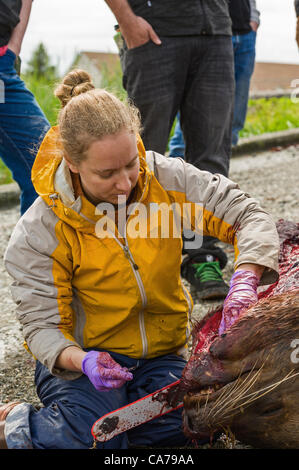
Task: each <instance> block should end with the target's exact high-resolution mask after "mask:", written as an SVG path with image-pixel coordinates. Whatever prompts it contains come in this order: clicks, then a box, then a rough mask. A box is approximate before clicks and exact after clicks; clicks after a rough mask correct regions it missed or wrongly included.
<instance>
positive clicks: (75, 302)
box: [0, 70, 279, 449]
mask: <svg viewBox="0 0 299 470" xmlns="http://www.w3.org/2000/svg"><path fill="white" fill-rule="evenodd" d="M57 96H58V97H59V99H60V100H61V103H62V106H63V108H62V110H61V112H60V115H59V126H58V127H55V128H52V129H51V130H50V131H49V132H48V134H47V135H46V137H45V139H44V141H43V143H42V145H41V147H40V150H39V153H38V155H37V158H36V160H35V163H34V167H33V172H32V174H33V181H34V184H35V187H36V190H37V191H38V193H39V194H40V197H39V198H38V199H37V200H36V201H35V203H34V204H33V205H32V206H31V207H30V209H29V210H28V211H27V212H26V214H24V216H23V217H22V218H21V219H20V220H19V222H18V223H17V225H16V227H15V229H14V232H13V234H12V236H11V239H10V242H9V245H8V248H7V250H6V253H5V265H6V268H7V270H8V272H9V273H10V275H11V276H12V278H13V279H14V282H13V285H12V294H13V298H14V300H15V302H16V304H17V314H18V318H19V320H20V322H21V323H22V325H23V334H24V336H25V340H26V344H27V347H28V349H29V350H30V351H31V352H32V354H33V355H34V357H35V358H36V359H37V364H36V374H35V381H36V387H37V393H38V396H39V398H40V400H41V401H42V403H43V405H44V407H42V408H41V409H39V410H36V409H35V408H34V407H33V406H32V405H30V404H29V403H21V404H18V405H16V404H15V403H11V404H6V405H3V406H2V407H0V447H2V448H5V447H8V448H17V449H19V448H38V449H62V448H68V449H79V448H80V449H81V448H85V449H86V448H89V447H91V445H92V443H93V439H92V436H91V432H90V430H91V427H92V424H93V423H94V422H95V421H96V420H97V419H98V418H99V417H101V416H103V415H104V414H106V413H108V412H109V411H112V410H115V409H117V408H120V407H121V406H124V405H126V404H127V403H129V402H132V401H135V400H137V399H139V398H141V397H142V396H145V395H147V394H149V393H152V392H154V391H155V390H157V389H159V388H161V387H163V386H166V385H168V384H170V383H172V382H174V381H175V380H176V379H179V378H180V377H181V375H182V371H183V369H184V367H185V364H186V361H185V359H184V358H183V357H182V354H183V352H184V351H186V343H187V340H188V317H189V315H190V314H191V310H192V300H191V298H190V296H189V295H188V293H187V292H186V290H185V289H184V287H183V284H182V282H181V278H180V264H181V250H182V239H181V230H179V233H178V237H176V236H172V235H169V236H167V237H165V236H163V233H162V226H161V224H162V222H159V221H158V223H156V218H155V217H154V220H153V225H152V220H151V215H152V212H151V207H152V205H156V204H159V205H160V204H161V203H163V206H164V207H165V206H166V208H170V207H173V203H176V204H177V205H178V206H181V205H182V204H185V203H186V204H188V207H189V205H190V207H191V208H192V209H195V207H196V205H197V203H199V204H203V208H204V209H203V211H202V216H203V220H202V219H201V217H199V219H196V218H195V217H192V218H191V222H192V228H193V230H198V231H201V226H200V225H199V223H198V221H199V222H200V221H201V220H202V222H203V230H204V232H205V233H206V234H207V235H211V236H216V237H219V238H220V239H221V240H223V241H224V242H227V243H233V244H234V247H235V254H236V263H235V268H236V273H235V277H234V279H233V281H232V283H231V290H230V295H229V296H228V298H227V300H226V301H225V305H224V310H223V312H224V314H223V322H222V326H221V333H222V332H223V331H226V329H227V328H228V326H229V325H230V324H231V323H233V322H234V321H235V319H236V318H237V317H238V315H239V313H240V311H241V310H242V308H245V307H247V306H249V305H251V304H252V303H253V302H255V301H256V299H257V294H256V289H257V286H258V284H259V283H260V284H267V283H272V282H275V281H276V279H277V277H278V274H277V269H278V251H279V244H278V236H277V232H276V228H275V224H274V222H273V221H272V219H271V218H270V217H269V215H268V214H267V213H266V212H265V211H264V210H263V209H262V208H261V207H260V206H259V204H258V202H257V201H256V200H255V199H252V198H250V197H249V196H248V195H247V194H245V193H243V192H242V191H241V190H240V189H239V188H238V185H237V184H236V183H233V182H232V181H230V180H228V179H227V178H225V177H224V176H222V175H213V174H211V173H208V172H206V171H200V170H198V169H197V168H195V167H194V166H193V165H190V164H186V163H185V162H184V161H183V160H181V159H175V160H172V159H169V158H166V157H164V156H162V155H160V154H158V153H156V152H153V151H149V152H145V150H144V146H143V144H142V141H141V139H140V137H139V130H140V121H139V117H138V114H137V113H136V109H135V108H134V107H132V106H128V105H126V104H124V103H122V102H121V101H119V100H118V99H117V98H115V97H114V96H113V95H112V94H110V93H108V92H106V91H105V90H97V89H94V86H93V84H92V83H91V82H90V77H89V76H88V74H87V73H86V72H84V71H82V70H75V71H72V72H70V73H69V74H68V75H67V76H66V77H65V79H64V80H63V82H62V84H61V85H60V86H59V88H58V89H57ZM119 198H121V202H122V206H121V205H119V207H118V202H119ZM120 207H122V210H123V209H125V215H124V217H123V215H121V213H120V210H119V209H120ZM133 207H134V208H137V212H139V211H140V213H141V214H142V218H138V224H137V223H136V222H134V218H135V215H137V214H136V212H135V214H134V211H135V210H136V209H132V208H133ZM117 209H118V211H117V212H116V210H117ZM104 212H106V213H108V216H107V215H104ZM190 213H193V211H192V212H190ZM167 214H168V216H169V213H167ZM182 217H183V216H182V214H181V215H180V222H182V221H183V219H182ZM168 218H169V217H168ZM120 219H122V222H121V223H120V224H119V223H118V222H120ZM136 225H139V236H136V234H135V227H136ZM105 226H108V227H109V230H106V231H104V233H103V232H102V231H101V230H100V228H101V227H105ZM237 226H239V227H240V228H239V230H238V231H236V227H237ZM180 227H181V224H180ZM157 228H158V229H161V230H158V231H157V235H154V236H152V233H153V232H152V231H154V230H155V229H157ZM240 289H241V294H240ZM53 430H54V431H55V432H53ZM129 443H130V445H131V446H141V445H143V446H149V447H154V446H160V447H161V446H165V447H171V446H172V447H174V446H179V447H181V446H183V445H185V444H186V437H184V435H183V432H182V426H181V410H176V411H173V412H170V413H168V414H166V415H165V416H163V417H162V418H158V419H154V420H152V421H149V422H148V423H145V424H143V425H140V426H138V427H137V428H135V429H132V430H130V431H129V432H127V433H123V434H120V435H118V436H116V437H115V438H113V439H112V440H111V441H109V442H106V443H103V444H100V445H99V448H101V447H103V448H108V449H120V448H122V449H124V448H127V447H128V445H129Z"/></svg>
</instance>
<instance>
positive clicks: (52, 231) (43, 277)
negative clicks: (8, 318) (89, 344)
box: [4, 198, 81, 379]
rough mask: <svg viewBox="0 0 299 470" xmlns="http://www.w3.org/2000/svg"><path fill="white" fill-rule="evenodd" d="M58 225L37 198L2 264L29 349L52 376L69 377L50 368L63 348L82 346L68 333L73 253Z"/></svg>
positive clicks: (75, 374) (69, 373)
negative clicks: (6, 272)
mask: <svg viewBox="0 0 299 470" xmlns="http://www.w3.org/2000/svg"><path fill="white" fill-rule="evenodd" d="M57 224H61V222H60V221H59V219H58V218H57V217H56V215H55V214H54V213H53V212H52V211H51V210H49V209H48V208H46V205H45V203H44V202H43V201H42V200H41V199H40V198H38V199H37V201H36V202H35V204H33V205H32V206H31V208H30V209H29V210H28V211H27V212H26V213H25V214H24V216H23V217H22V218H21V219H20V220H19V222H18V223H17V225H16V227H15V229H14V231H13V233H12V236H11V239H10V241H9V244H8V247H7V249H6V252H5V256H4V262H5V266H6V269H7V271H8V273H9V274H10V275H11V276H12V278H13V283H12V286H11V293H12V297H13V300H14V301H15V303H16V305H17V308H16V313H17V318H18V320H19V321H20V323H21V325H22V327H23V335H24V338H25V341H26V343H27V347H28V349H29V350H30V352H31V353H32V354H33V356H34V357H35V358H36V359H38V360H39V361H40V362H41V363H43V364H44V365H45V366H46V367H48V369H49V370H50V372H51V373H52V374H53V375H57V376H60V377H62V378H64V379H74V378H77V377H79V376H80V375H81V373H78V372H73V371H67V370H62V369H58V368H55V362H56V359H57V357H58V355H59V354H60V353H61V352H62V351H63V350H64V349H65V348H67V347H69V346H78V347H81V346H80V345H79V344H78V343H77V341H76V340H75V339H74V337H73V336H72V331H73V309H72V306H71V303H72V287H71V279H72V254H71V249H70V247H69V245H68V243H67V241H66V239H65V237H64V235H63V231H62V230H58V225H57Z"/></svg>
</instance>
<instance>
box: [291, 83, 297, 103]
mask: <svg viewBox="0 0 299 470" xmlns="http://www.w3.org/2000/svg"><path fill="white" fill-rule="evenodd" d="M291 88H294V90H293V91H292V92H291V101H292V103H295V104H296V103H299V98H297V95H299V78H295V79H294V80H292V81H291Z"/></svg>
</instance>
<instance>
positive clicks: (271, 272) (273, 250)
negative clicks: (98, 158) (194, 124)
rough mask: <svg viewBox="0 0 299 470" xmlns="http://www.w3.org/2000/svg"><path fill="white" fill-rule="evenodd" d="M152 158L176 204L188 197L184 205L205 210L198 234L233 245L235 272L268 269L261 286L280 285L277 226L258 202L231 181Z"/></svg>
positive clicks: (176, 162)
mask: <svg viewBox="0 0 299 470" xmlns="http://www.w3.org/2000/svg"><path fill="white" fill-rule="evenodd" d="M150 154H151V155H150ZM148 158H149V160H152V162H151V163H150V165H151V166H152V168H153V169H154V172H155V175H156V177H157V179H158V181H159V182H160V184H161V185H162V186H163V188H164V189H166V191H167V192H168V193H169V195H170V196H171V197H172V198H173V200H180V201H182V200H183V199H182V195H184V203H187V204H190V203H191V204H196V205H197V206H198V207H199V209H200V210H201V217H199V218H198V219H197V220H198V221H197V226H196V227H195V226H193V229H194V230H196V231H199V232H202V234H203V235H210V236H214V237H216V238H218V239H219V240H221V241H223V242H225V243H229V244H232V245H233V246H234V250H235V269H236V268H238V266H240V265H241V264H244V263H253V264H260V265H262V266H264V267H265V268H266V269H265V270H264V273H263V275H262V278H261V281H260V285H263V284H272V283H273V282H276V281H277V279H278V256H279V238H278V234H277V230H276V226H275V223H274V221H273V220H272V218H271V216H270V215H269V214H268V213H267V212H266V211H265V210H263V209H262V208H261V206H260V204H259V202H258V201H257V200H256V199H254V198H252V197H250V196H249V195H248V194H246V193H244V192H243V191H241V190H240V188H239V186H238V184H237V183H235V182H233V181H231V180H229V179H228V178H226V177H224V176H222V175H220V174H211V173H209V172H207V171H200V170H198V169H197V168H195V167H194V166H193V165H191V164H188V163H186V162H185V161H184V160H182V159H180V158H171V159H170V158H166V157H163V156H162V155H159V154H157V153H155V152H149V155H148ZM198 225H200V226H198Z"/></svg>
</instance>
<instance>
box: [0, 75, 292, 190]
mask: <svg viewBox="0 0 299 470" xmlns="http://www.w3.org/2000/svg"><path fill="white" fill-rule="evenodd" d="M22 79H23V80H24V81H25V83H26V85H27V87H28V88H29V90H31V91H32V93H33V94H34V96H35V98H36V100H37V102H38V103H39V105H40V107H41V109H42V110H43V111H44V113H45V115H46V117H47V119H48V120H49V122H50V124H51V125H52V126H53V125H55V124H56V123H57V115H58V111H59V109H60V105H59V100H58V99H57V98H56V97H55V96H54V94H53V92H54V89H55V87H56V83H55V82H53V81H52V82H51V81H50V82H49V81H47V80H46V79H39V80H37V79H36V78H34V77H31V76H28V75H27V76H26V75H23V76H22ZM102 84H103V87H104V88H106V89H108V90H109V91H111V92H112V93H114V94H116V95H117V96H118V97H119V98H120V99H123V100H124V99H126V92H125V91H124V89H123V87H122V75H121V69H120V67H119V68H117V69H116V72H115V73H113V74H111V73H110V74H109V73H108V71H107V68H105V67H104V69H103V79H102ZM296 127H298V128H299V104H296V103H293V102H292V101H291V99H290V98H287V97H283V98H269V99H264V98H261V99H258V100H249V103H248V112H247V118H246V122H245V127H244V129H243V130H242V131H241V133H240V137H251V136H255V135H261V134H264V133H266V132H276V131H283V130H287V129H292V128H296ZM173 129H174V126H173V127H172V131H171V135H172V134H173ZM12 181H13V180H12V177H11V173H10V171H9V170H8V169H7V168H6V166H5V165H4V163H3V162H2V160H1V159H0V184H6V183H10V182H12Z"/></svg>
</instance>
